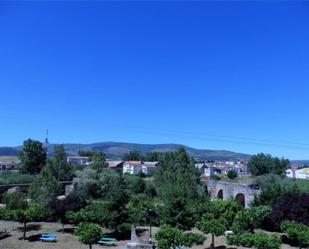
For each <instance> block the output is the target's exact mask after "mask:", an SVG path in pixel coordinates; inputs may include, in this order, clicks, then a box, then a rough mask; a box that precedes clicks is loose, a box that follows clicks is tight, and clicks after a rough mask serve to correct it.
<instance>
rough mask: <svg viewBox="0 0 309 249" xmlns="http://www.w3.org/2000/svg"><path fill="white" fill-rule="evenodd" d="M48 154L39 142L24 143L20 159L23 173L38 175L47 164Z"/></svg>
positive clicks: (28, 141) (27, 141)
mask: <svg viewBox="0 0 309 249" xmlns="http://www.w3.org/2000/svg"><path fill="white" fill-rule="evenodd" d="M46 158H47V155H46V152H45V150H44V148H43V144H42V143H41V142H39V141H35V140H32V139H28V140H26V141H24V143H23V147H22V150H21V151H20V153H19V159H20V161H21V164H22V172H23V173H30V174H38V173H39V172H40V171H41V169H42V168H43V166H44V165H45V163H46Z"/></svg>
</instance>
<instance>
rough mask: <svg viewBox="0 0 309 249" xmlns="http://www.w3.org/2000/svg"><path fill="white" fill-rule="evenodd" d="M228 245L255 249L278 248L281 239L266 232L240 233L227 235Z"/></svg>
mask: <svg viewBox="0 0 309 249" xmlns="http://www.w3.org/2000/svg"><path fill="white" fill-rule="evenodd" d="M227 243H228V245H234V246H243V247H254V248H257V249H279V248H280V246H281V240H280V239H279V238H278V237H277V236H275V235H269V234H267V233H242V234H236V235H233V236H229V237H228V238H227Z"/></svg>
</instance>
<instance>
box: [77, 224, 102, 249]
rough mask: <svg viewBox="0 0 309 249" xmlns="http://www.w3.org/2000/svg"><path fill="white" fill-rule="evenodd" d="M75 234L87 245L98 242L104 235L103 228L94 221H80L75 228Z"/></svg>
mask: <svg viewBox="0 0 309 249" xmlns="http://www.w3.org/2000/svg"><path fill="white" fill-rule="evenodd" d="M75 234H76V235H77V236H78V237H79V241H80V242H81V243H83V244H85V245H89V249H91V248H92V245H93V244H95V243H97V242H98V240H99V239H100V238H101V236H102V231H101V228H100V227H99V226H98V225H96V224H93V223H80V224H79V225H78V227H77V228H76V229H75Z"/></svg>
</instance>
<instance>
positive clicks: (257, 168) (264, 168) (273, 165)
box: [248, 153, 290, 176]
mask: <svg viewBox="0 0 309 249" xmlns="http://www.w3.org/2000/svg"><path fill="white" fill-rule="evenodd" d="M289 163H290V162H289V160H288V159H284V158H281V159H279V158H278V157H272V156H271V155H266V154H264V153H259V154H257V155H253V156H252V157H251V158H250V160H249V162H248V169H249V171H250V172H251V173H252V175H255V176H259V175H265V174H269V173H273V174H277V175H282V174H284V173H285V170H286V169H287V167H288V165H289Z"/></svg>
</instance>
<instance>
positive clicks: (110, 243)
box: [98, 237, 117, 246]
mask: <svg viewBox="0 0 309 249" xmlns="http://www.w3.org/2000/svg"><path fill="white" fill-rule="evenodd" d="M116 242H117V240H116V239H115V238H107V237H102V238H101V239H100V240H99V241H98V244H100V245H103V246H116Z"/></svg>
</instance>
